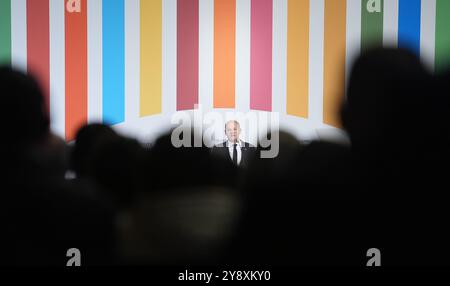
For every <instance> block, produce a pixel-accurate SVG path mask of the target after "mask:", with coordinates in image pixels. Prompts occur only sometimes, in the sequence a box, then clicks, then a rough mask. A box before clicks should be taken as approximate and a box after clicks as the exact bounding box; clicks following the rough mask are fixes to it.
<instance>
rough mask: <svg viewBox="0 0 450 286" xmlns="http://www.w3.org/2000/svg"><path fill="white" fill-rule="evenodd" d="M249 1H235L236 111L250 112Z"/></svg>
mask: <svg viewBox="0 0 450 286" xmlns="http://www.w3.org/2000/svg"><path fill="white" fill-rule="evenodd" d="M250 7H251V6H250V0H236V111H240V112H248V111H250V23H251V10H250Z"/></svg>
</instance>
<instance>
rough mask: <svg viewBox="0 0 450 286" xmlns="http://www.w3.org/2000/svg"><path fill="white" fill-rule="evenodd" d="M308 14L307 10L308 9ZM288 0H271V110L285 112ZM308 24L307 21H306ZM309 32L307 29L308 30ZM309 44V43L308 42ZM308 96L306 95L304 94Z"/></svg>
mask: <svg viewBox="0 0 450 286" xmlns="http://www.w3.org/2000/svg"><path fill="white" fill-rule="evenodd" d="M308 14H309V11H308ZM287 19H288V0H274V1H273V53H272V54H273V57H272V82H273V84H272V112H279V113H280V114H283V115H284V114H286V112H287V80H286V79H287V69H288V68H287V57H288V53H287V51H288V36H287V34H288V21H287ZM308 26H309V23H308ZM308 32H309V31H308ZM308 45H309V44H308ZM306 96H308V95H306Z"/></svg>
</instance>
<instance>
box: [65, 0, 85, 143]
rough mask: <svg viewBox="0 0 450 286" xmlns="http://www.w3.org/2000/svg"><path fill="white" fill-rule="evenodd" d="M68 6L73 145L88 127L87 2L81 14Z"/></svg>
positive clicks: (68, 125)
mask: <svg viewBox="0 0 450 286" xmlns="http://www.w3.org/2000/svg"><path fill="white" fill-rule="evenodd" d="M65 2H66V3H67V4H66V7H65V28H66V29H65V37H66V42H65V43H66V140H67V141H71V140H73V139H75V133H76V132H77V130H78V129H79V128H80V127H81V126H82V125H84V124H86V123H87V1H86V0H80V2H79V3H80V7H79V9H80V10H71V9H73V7H71V2H70V1H67V0H66V1H65ZM71 11H72V12H71Z"/></svg>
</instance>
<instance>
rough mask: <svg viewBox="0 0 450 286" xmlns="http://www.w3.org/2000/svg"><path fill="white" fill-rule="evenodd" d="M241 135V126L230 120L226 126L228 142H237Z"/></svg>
mask: <svg viewBox="0 0 450 286" xmlns="http://www.w3.org/2000/svg"><path fill="white" fill-rule="evenodd" d="M240 134H241V126H240V125H239V122H237V121H236V120H230V121H228V122H227V123H226V124H225V135H227V138H228V141H230V142H237V141H238V140H239V135H240Z"/></svg>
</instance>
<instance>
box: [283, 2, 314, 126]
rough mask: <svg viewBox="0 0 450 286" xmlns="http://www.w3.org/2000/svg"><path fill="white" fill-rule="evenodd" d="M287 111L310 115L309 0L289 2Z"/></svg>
mask: <svg viewBox="0 0 450 286" xmlns="http://www.w3.org/2000/svg"><path fill="white" fill-rule="evenodd" d="M287 57H288V58H287V99H286V100H287V106H286V108H287V113H288V114H289V115H294V116H300V117H308V90H309V86H308V79H309V76H308V74H309V0H289V2H288V42H287Z"/></svg>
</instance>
